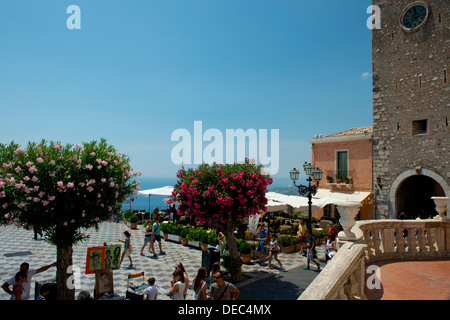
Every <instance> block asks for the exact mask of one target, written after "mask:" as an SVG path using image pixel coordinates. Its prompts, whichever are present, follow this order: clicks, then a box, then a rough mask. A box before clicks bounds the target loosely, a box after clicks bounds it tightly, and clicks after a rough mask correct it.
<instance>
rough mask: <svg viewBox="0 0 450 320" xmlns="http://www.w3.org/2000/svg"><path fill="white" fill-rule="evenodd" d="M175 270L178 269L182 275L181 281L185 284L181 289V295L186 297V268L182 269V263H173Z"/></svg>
mask: <svg viewBox="0 0 450 320" xmlns="http://www.w3.org/2000/svg"><path fill="white" fill-rule="evenodd" d="M175 271H179V272H180V274H181V275H182V277H183V283H186V286H185V287H184V290H183V297H184V299H186V294H187V289H188V287H189V277H188V274H187V272H186V269H184V266H183V264H182V263H181V262H179V263H177V264H175Z"/></svg>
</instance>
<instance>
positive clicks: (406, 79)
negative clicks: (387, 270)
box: [372, 0, 450, 218]
mask: <svg viewBox="0 0 450 320" xmlns="http://www.w3.org/2000/svg"><path fill="white" fill-rule="evenodd" d="M411 2H413V1H410V0H395V1H391V0H389V1H387V0H374V1H373V4H374V5H377V6H379V7H380V9H381V29H374V30H373V44H372V45H373V49H372V58H373V182H374V190H373V192H374V212H375V216H376V218H389V217H392V216H393V214H396V213H393V210H394V208H392V200H393V199H391V197H392V194H395V190H391V187H392V185H393V183H394V181H395V180H396V178H397V177H398V176H400V175H401V174H402V173H404V172H407V171H410V170H414V169H415V168H417V167H421V168H424V169H426V170H429V171H430V172H433V173H434V174H435V175H436V176H438V177H442V179H443V180H444V181H445V182H446V186H442V187H443V189H444V191H445V193H446V195H447V196H449V195H450V194H448V193H450V190H447V189H448V188H447V186H448V185H449V184H450V128H449V122H450V112H449V110H450V101H449V93H450V87H449V80H448V63H449V57H450V54H449V52H450V50H449V44H450V29H449V23H448V18H449V17H450V12H449V11H450V6H449V5H448V4H449V3H448V0H426V1H424V2H426V3H427V4H428V6H429V18H428V21H427V23H426V24H425V26H424V27H422V28H421V29H420V30H418V31H416V32H413V33H408V32H405V31H403V30H402V29H401V27H400V23H399V21H400V15H401V14H402V12H403V9H404V8H405V7H406V6H407V5H408V4H410V3H411ZM422 120H426V124H427V132H426V133H420V131H421V129H423V128H420V126H421V125H423V124H424V122H423V121H422ZM414 121H417V122H414ZM421 121H422V122H421ZM418 174H420V172H418Z"/></svg>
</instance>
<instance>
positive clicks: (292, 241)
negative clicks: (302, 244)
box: [278, 235, 299, 247]
mask: <svg viewBox="0 0 450 320" xmlns="http://www.w3.org/2000/svg"><path fill="white" fill-rule="evenodd" d="M278 243H279V244H280V246H282V247H290V246H293V245H296V244H298V243H299V240H298V238H297V237H296V236H293V235H282V236H280V238H279V240H278Z"/></svg>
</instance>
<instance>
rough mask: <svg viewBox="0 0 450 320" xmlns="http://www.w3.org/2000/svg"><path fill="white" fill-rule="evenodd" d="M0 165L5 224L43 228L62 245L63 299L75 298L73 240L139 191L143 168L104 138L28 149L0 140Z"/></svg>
mask: <svg viewBox="0 0 450 320" xmlns="http://www.w3.org/2000/svg"><path fill="white" fill-rule="evenodd" d="M0 165H1V167H0V224H6V225H11V224H14V225H16V226H18V227H23V228H28V229H35V230H42V231H43V233H44V240H45V241H48V242H49V243H51V244H53V245H55V246H56V248H57V285H58V299H60V300H73V299H74V297H75V288H74V287H73V286H70V285H68V283H70V277H71V274H70V273H68V271H69V270H71V268H69V267H70V266H72V264H73V260H72V253H73V245H74V244H77V243H79V242H81V241H85V240H87V239H88V238H89V236H88V235H86V234H85V232H84V231H85V230H86V229H89V228H96V229H98V227H99V224H100V223H102V222H104V221H108V220H110V219H111V218H112V217H113V215H115V214H118V213H119V212H120V210H121V204H122V203H123V202H125V201H130V200H132V199H133V198H134V197H135V196H136V190H139V187H138V185H139V182H138V181H136V180H135V177H136V176H137V175H140V173H139V172H138V173H133V172H132V171H133V169H132V168H131V166H130V158H129V157H127V156H126V155H121V154H119V153H118V151H117V150H116V149H115V148H114V147H113V146H111V145H109V144H108V143H107V142H106V140H105V139H102V140H101V141H92V142H89V143H83V144H82V145H75V146H74V145H70V144H68V145H65V146H63V145H62V144H61V143H60V142H56V143H55V142H48V141H45V140H43V141H42V142H41V143H35V142H29V143H28V145H27V146H26V148H24V149H21V147H20V146H19V145H18V144H16V143H15V142H11V143H10V144H0Z"/></svg>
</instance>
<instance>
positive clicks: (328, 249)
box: [325, 234, 337, 263]
mask: <svg viewBox="0 0 450 320" xmlns="http://www.w3.org/2000/svg"><path fill="white" fill-rule="evenodd" d="M336 252H337V248H336V238H335V237H334V235H332V234H329V235H328V236H327V242H326V243H325V261H326V262H327V263H328V261H330V260H331V258H333V256H334V255H335V254H336Z"/></svg>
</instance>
